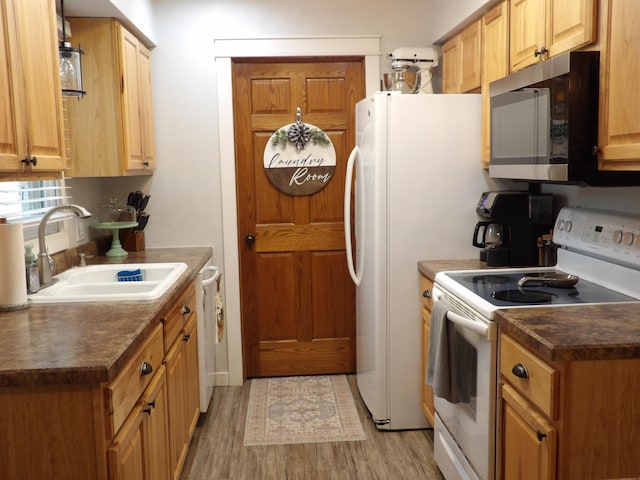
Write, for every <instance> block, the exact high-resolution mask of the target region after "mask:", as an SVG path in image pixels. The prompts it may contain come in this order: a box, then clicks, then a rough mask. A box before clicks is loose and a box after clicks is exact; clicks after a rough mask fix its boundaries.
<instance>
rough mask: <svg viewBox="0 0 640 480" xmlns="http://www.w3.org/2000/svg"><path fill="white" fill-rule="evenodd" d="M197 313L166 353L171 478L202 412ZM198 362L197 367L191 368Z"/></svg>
mask: <svg viewBox="0 0 640 480" xmlns="http://www.w3.org/2000/svg"><path fill="white" fill-rule="evenodd" d="M197 341H198V339H197V329H196V316H195V314H194V315H192V316H191V317H190V318H189V320H187V323H186V324H185V327H184V329H183V331H182V335H179V336H178V338H177V339H176V341H175V343H174V344H173V346H172V347H171V348H170V350H169V353H167V356H166V359H165V363H166V366H167V385H168V391H167V393H168V400H169V410H170V413H169V431H170V441H169V446H170V448H169V450H170V453H169V460H170V469H171V478H173V479H177V478H179V477H180V472H181V471H182V467H183V465H184V461H185V459H186V457H187V450H188V449H189V442H190V440H191V436H192V435H193V431H194V430H195V427H196V423H197V421H198V416H199V414H200V404H199V384H198V368H197V366H198V348H197ZM194 366H195V371H192V368H193V367H194Z"/></svg>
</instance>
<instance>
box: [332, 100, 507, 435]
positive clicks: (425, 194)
mask: <svg viewBox="0 0 640 480" xmlns="http://www.w3.org/2000/svg"><path fill="white" fill-rule="evenodd" d="M480 115H481V114H480V95H476V94H465V95H441V94H435V95H428V94H423V95H401V94H396V93H390V92H378V93H376V94H374V95H373V96H372V97H370V98H366V99H364V100H362V101H360V102H358V104H357V105H356V147H355V148H354V150H353V152H352V153H351V155H350V157H349V161H348V163H347V174H346V188H345V240H346V243H347V263H348V266H349V271H350V274H351V276H352V279H353V280H354V283H355V284H356V285H357V288H356V295H357V302H356V305H357V307H356V312H357V313H356V315H357V384H358V388H359V391H360V394H361V396H362V398H363V400H364V402H365V404H366V405H367V408H368V409H369V411H370V413H371V416H372V418H373V421H374V423H375V424H376V426H377V427H378V428H379V429H384V430H404V429H414V428H425V427H427V426H428V424H427V421H426V419H425V416H424V414H423V412H422V408H421V390H422V384H423V382H424V378H422V373H421V353H420V350H421V349H420V341H421V334H422V325H421V317H420V306H421V302H420V296H419V295H420V292H419V287H418V280H419V272H418V268H417V263H418V261H420V260H437V259H456V258H476V257H478V255H479V250H478V249H477V248H475V247H473V246H472V237H473V228H474V225H475V224H476V222H477V217H476V213H475V208H476V205H477V202H478V200H479V198H480V195H481V193H482V192H484V191H487V190H492V189H494V188H492V184H491V183H492V182H493V180H491V179H490V178H489V177H488V175H487V174H486V173H484V170H483V169H482V167H481V164H480ZM352 179H354V182H353V184H354V188H355V191H354V192H353V196H352V192H351V185H352ZM352 198H353V201H354V202H355V220H354V222H353V224H352V223H351V220H350V212H351V199H352ZM352 234H353V238H354V239H355V245H353V248H352ZM352 251H355V259H354V258H352V256H351V255H350V253H351V252H352Z"/></svg>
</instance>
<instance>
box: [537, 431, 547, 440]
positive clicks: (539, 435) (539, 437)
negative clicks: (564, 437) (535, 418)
mask: <svg viewBox="0 0 640 480" xmlns="http://www.w3.org/2000/svg"><path fill="white" fill-rule="evenodd" d="M536 435H537V437H538V441H539V442H541V441H542V439H543V438H547V434H546V433H542V432H541V431H540V430H538V431H537V432H536Z"/></svg>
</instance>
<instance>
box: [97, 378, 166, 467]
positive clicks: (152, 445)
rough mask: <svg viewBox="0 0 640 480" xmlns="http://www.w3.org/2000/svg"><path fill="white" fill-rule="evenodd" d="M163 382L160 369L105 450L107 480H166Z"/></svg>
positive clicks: (164, 385)
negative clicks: (107, 468)
mask: <svg viewBox="0 0 640 480" xmlns="http://www.w3.org/2000/svg"><path fill="white" fill-rule="evenodd" d="M166 379H167V376H166V369H165V367H164V365H162V366H161V367H160V369H159V370H158V372H157V373H156V374H155V375H154V377H153V380H152V381H151V383H150V384H149V387H148V388H147V391H146V392H145V393H144V395H143V396H142V398H141V400H140V402H139V403H138V404H137V405H136V407H135V408H134V409H133V411H132V412H131V414H130V415H129V417H128V419H127V421H125V423H124V425H123V426H122V428H121V429H120V431H119V432H118V435H116V438H115V439H114V441H113V443H112V444H111V447H109V452H108V459H109V479H110V480H169V478H170V470H169V424H168V417H167V413H168V409H167V407H168V405H167V381H166Z"/></svg>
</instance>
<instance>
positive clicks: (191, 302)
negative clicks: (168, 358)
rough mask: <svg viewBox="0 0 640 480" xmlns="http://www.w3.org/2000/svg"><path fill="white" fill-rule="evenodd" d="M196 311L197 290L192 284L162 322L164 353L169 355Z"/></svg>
mask: <svg viewBox="0 0 640 480" xmlns="http://www.w3.org/2000/svg"><path fill="white" fill-rule="evenodd" d="M195 311H196V289H195V286H194V284H191V285H190V286H189V287H187V289H186V290H185V291H184V293H183V294H182V295H181V296H180V298H179V299H178V301H177V302H176V303H175V304H174V306H173V307H172V308H171V310H170V311H169V313H168V314H167V316H166V317H165V318H164V319H163V320H162V324H163V328H164V352H165V353H167V352H168V351H169V349H170V348H171V345H173V342H174V341H175V339H176V338H177V337H178V334H179V333H180V332H181V330H182V328H183V327H184V326H185V324H186V323H187V320H189V317H190V316H191V315H193V314H194V313H195Z"/></svg>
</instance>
